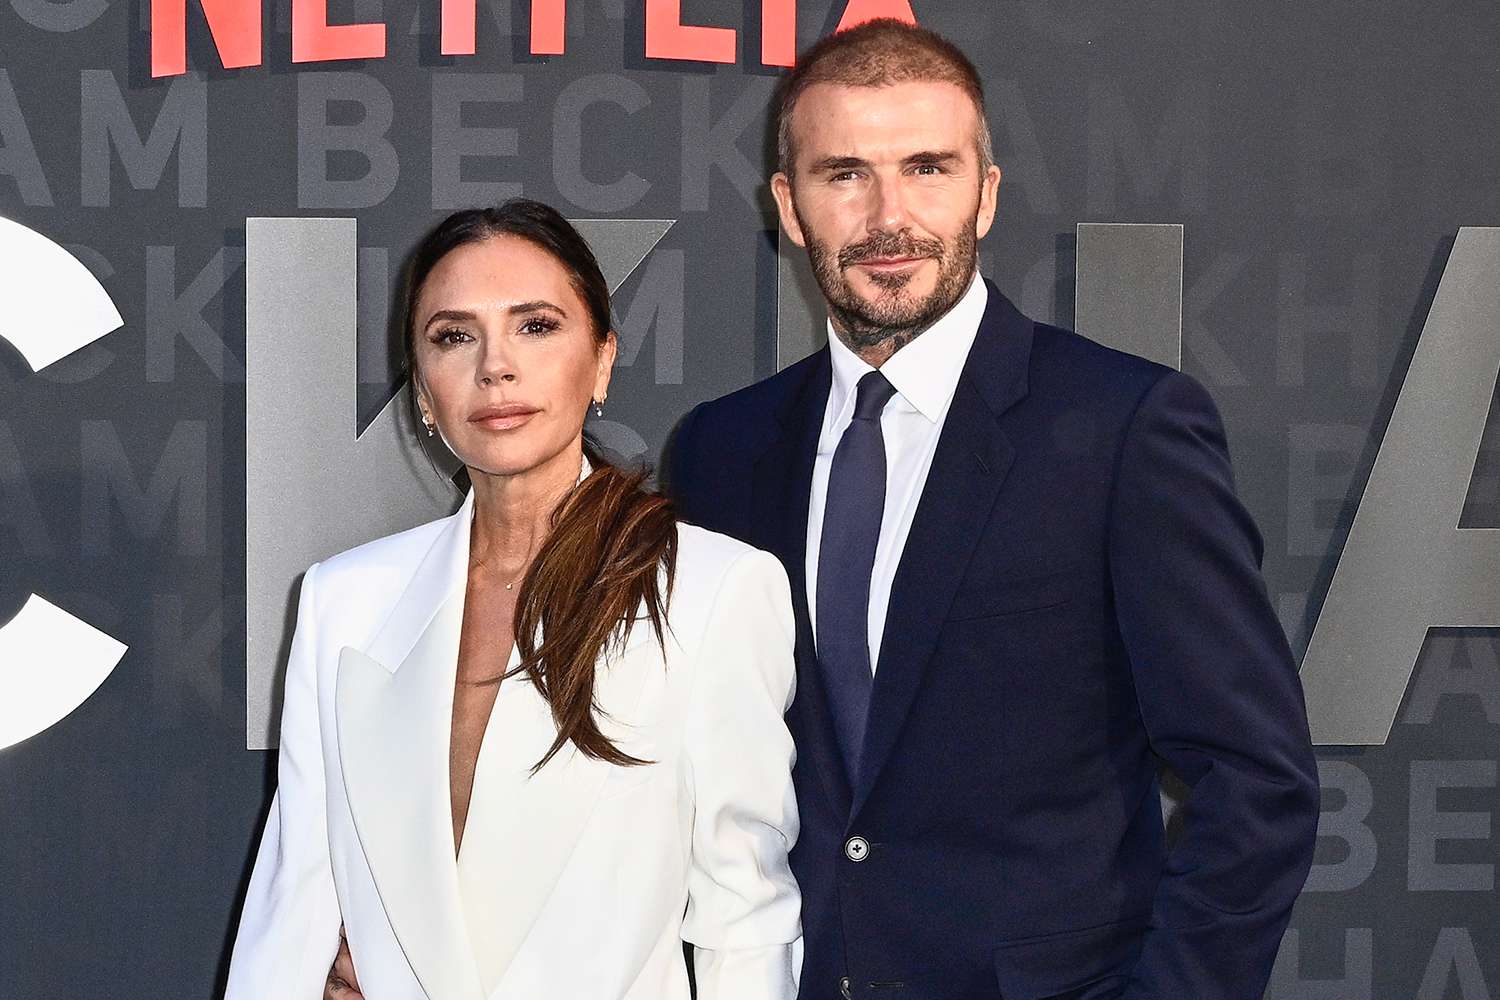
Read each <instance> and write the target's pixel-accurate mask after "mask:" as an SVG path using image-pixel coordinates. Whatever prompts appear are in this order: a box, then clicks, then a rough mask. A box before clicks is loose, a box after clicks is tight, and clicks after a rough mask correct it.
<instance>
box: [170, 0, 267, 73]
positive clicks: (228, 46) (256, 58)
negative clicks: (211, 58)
mask: <svg viewBox="0 0 1500 1000" xmlns="http://www.w3.org/2000/svg"><path fill="white" fill-rule="evenodd" d="M260 4H261V0H203V16H204V17H205V18H206V19H207V20H208V30H209V33H210V34H211V35H213V39H214V48H215V49H217V50H218V52H219V61H220V62H222V63H223V64H224V68H225V69H239V68H241V67H244V66H259V65H260V31H261V28H260ZM186 72H187V0H151V75H152V76H179V75H181V74H183V73H186Z"/></svg>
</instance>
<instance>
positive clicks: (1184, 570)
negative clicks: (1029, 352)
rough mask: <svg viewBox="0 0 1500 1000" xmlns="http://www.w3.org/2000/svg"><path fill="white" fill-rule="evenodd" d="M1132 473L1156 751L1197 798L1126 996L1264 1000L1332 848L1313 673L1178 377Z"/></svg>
mask: <svg viewBox="0 0 1500 1000" xmlns="http://www.w3.org/2000/svg"><path fill="white" fill-rule="evenodd" d="M1119 461H1120V464H1119V468H1118V471H1117V477H1116V481H1115V494H1114V497H1113V500H1112V506H1111V511H1110V523H1109V560H1110V567H1111V575H1112V583H1113V587H1114V594H1115V602H1116V614H1117V618H1118V622H1119V628H1120V633H1121V637H1122V638H1123V640H1124V642H1125V646H1126V650H1127V652H1128V655H1129V659H1130V664H1131V671H1132V675H1133V678H1134V681H1135V689H1136V695H1137V698H1138V701H1139V708H1140V714H1141V718H1142V720H1143V721H1144V724H1145V727H1146V732H1147V735H1148V738H1149V739H1150V742H1151V746H1152V748H1153V749H1154V750H1155V751H1156V753H1157V754H1159V755H1160V756H1161V757H1162V758H1163V759H1165V761H1166V762H1167V764H1168V765H1169V766H1170V767H1171V768H1172V769H1173V770H1174V771H1175V772H1176V773H1177V774H1178V775H1179V776H1180V777H1181V778H1182V779H1183V781H1185V782H1186V783H1187V784H1188V785H1189V786H1190V787H1191V789H1192V791H1191V794H1190V796H1189V798H1188V801H1187V804H1186V805H1185V807H1184V808H1185V812H1184V814H1183V825H1182V832H1181V835H1180V837H1179V838H1178V840H1177V842H1176V844H1175V845H1174V847H1173V848H1172V850H1171V852H1170V854H1169V855H1168V857H1167V858H1166V861H1165V865H1164V867H1163V870H1162V876H1161V881H1160V882H1159V884H1158V888H1157V891H1156V896H1155V899H1154V902H1153V907H1152V913H1151V917H1150V924H1149V929H1148V931H1147V934H1146V937H1145V941H1144V944H1143V948H1142V951H1141V955H1140V958H1139V960H1138V962H1137V964H1136V966H1135V969H1134V975H1133V978H1132V980H1131V982H1130V985H1129V987H1128V988H1127V990H1126V992H1125V997H1127V998H1128V1000H1165V998H1174V997H1195V998H1197V1000H1221V998H1222V1000H1228V998H1241V997H1243V998H1251V997H1260V996H1261V994H1262V992H1263V991H1264V989H1265V985H1266V981H1267V979H1268V977H1269V975H1270V971H1271V966H1272V964H1273V963H1274V961H1275V957H1276V951H1277V947H1278V945H1279V943H1280V940H1281V936H1282V933H1283V931H1284V930H1285V928H1286V924H1287V921H1288V919H1289V916H1290V913H1291V908H1292V904H1293V902H1294V901H1295V900H1296V898H1297V894H1298V893H1299V892H1300V891H1301V888H1302V884H1303V881H1304V880H1305V879H1306V877H1307V872H1308V868H1309V866H1310V865H1311V863H1312V852H1313V846H1314V842H1315V837H1316V832H1317V820H1318V784H1317V770H1316V763H1315V760H1314V757H1313V753H1312V745H1311V740H1310V738H1309V735H1308V726H1307V712H1306V708H1305V707H1304V704H1303V699H1302V687H1301V683H1300V681H1299V679H1298V676H1297V667H1296V664H1295V663H1294V661H1293V659H1292V655H1291V651H1290V650H1289V649H1288V647H1287V643H1286V638H1285V635H1284V634H1283V632H1282V629H1281V625H1280V622H1279V621H1278V620H1277V618H1276V615H1275V613H1274V611H1273V609H1272V606H1271V602H1270V600H1269V598H1268V596H1267V593H1266V588H1265V584H1264V582H1263V580H1262V578H1261V574H1260V560H1261V551H1262V549H1261V539H1260V534H1259V532H1258V531H1257V530H1256V527H1255V524H1254V522H1253V521H1252V519H1251V517H1250V515H1249V513H1248V512H1247V511H1246V510H1245V508H1244V507H1243V506H1242V505H1241V503H1240V502H1239V500H1238V498H1237V497H1236V496H1235V492H1234V481H1233V475H1232V473H1231V470H1230V465H1229V454H1228V448H1227V445H1226V442H1225V437H1224V431H1223V428H1222V426H1221V424H1220V421H1219V416H1218V412H1217V411H1216V410H1215V408H1214V404H1213V401H1212V400H1211V399H1210V398H1209V395H1208V393H1207V392H1206V391H1205V390H1204V389H1203V388H1202V387H1201V386H1200V385H1199V384H1198V383H1197V382H1196V381H1194V380H1193V379H1191V378H1189V377H1188V376H1185V375H1181V374H1178V373H1176V372H1172V373H1169V374H1167V375H1165V376H1163V377H1162V378H1161V379H1160V380H1159V381H1158V382H1157V383H1155V385H1154V386H1153V387H1152V388H1151V389H1150V390H1149V391H1148V392H1147V393H1146V395H1145V396H1144V397H1143V399H1142V400H1141V402H1140V404H1139V406H1138V408H1137V410H1136V412H1135V415H1134V417H1133V418H1132V423H1131V426H1130V428H1129V430H1128V431H1127V434H1126V438H1125V442H1124V445H1123V449H1122V452H1121V455H1120V460H1119Z"/></svg>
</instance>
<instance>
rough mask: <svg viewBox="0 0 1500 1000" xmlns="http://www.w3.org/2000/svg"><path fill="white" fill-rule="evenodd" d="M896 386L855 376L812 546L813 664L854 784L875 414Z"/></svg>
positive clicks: (879, 492) (874, 492)
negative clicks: (848, 417) (850, 415)
mask: <svg viewBox="0 0 1500 1000" xmlns="http://www.w3.org/2000/svg"><path fill="white" fill-rule="evenodd" d="M895 391H896V389H895V387H894V386H892V385H891V383H890V382H888V381H886V378H885V376H884V375H882V374H880V372H878V371H872V372H868V373H867V374H866V375H865V376H864V377H863V378H861V379H860V380H859V389H858V395H857V396H856V398H855V402H854V419H853V420H852V421H851V422H850V424H849V427H848V429H847V430H845V431H844V436H843V437H842V438H841V439H840V440H839V445H838V448H837V449H835V450H834V453H833V465H832V467H831V468H830V470H829V473H828V497H827V502H826V503H825V504H824V506H823V536H822V540H821V542H820V543H819V545H818V603H817V615H818V634H817V653H818V663H819V665H820V666H821V667H822V674H823V684H824V687H825V688H826V689H827V691H828V701H829V706H830V708H831V709H832V711H833V721H834V728H835V729H836V730H837V732H838V738H839V746H840V748H841V749H842V750H843V752H844V765H845V767H846V768H847V770H848V772H849V781H850V783H851V784H853V783H854V782H855V781H857V779H858V775H859V758H860V753H861V749H862V748H863V746H864V738H865V720H866V718H867V717H868V715H869V711H870V689H871V686H872V683H873V681H872V677H871V668H870V645H869V614H870V573H871V571H872V570H874V568H875V544H876V542H878V541H879V540H880V520H881V517H882V515H883V514H884V513H885V438H884V437H882V436H881V433H880V413H881V411H882V410H884V409H885V404H886V403H887V402H888V401H889V400H890V398H891V396H892V394H894V393H895Z"/></svg>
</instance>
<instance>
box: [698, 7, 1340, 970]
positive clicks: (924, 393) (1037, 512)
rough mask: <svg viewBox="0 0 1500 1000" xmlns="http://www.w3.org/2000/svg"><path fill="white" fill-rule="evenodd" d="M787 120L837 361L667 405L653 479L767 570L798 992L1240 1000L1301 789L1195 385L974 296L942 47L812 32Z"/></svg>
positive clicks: (1279, 646) (977, 158) (1283, 657)
mask: <svg viewBox="0 0 1500 1000" xmlns="http://www.w3.org/2000/svg"><path fill="white" fill-rule="evenodd" d="M778 137H779V142H778V148H779V155H780V164H779V166H780V170H779V172H778V173H776V175H775V176H774V177H773V178H772V180H771V189H772V192H773V194H774V195H775V198H776V204H777V207H778V209H779V213H780V218H781V223H782V225H783V226H784V227H785V230H786V232H787V234H788V236H789V237H790V238H791V239H792V240H793V241H794V242H796V243H797V244H798V245H800V246H803V247H805V248H806V249H807V252H808V255H809V258H810V260H811V263H812V265H813V269H814V271H815V273H816V275H817V279H818V284H819V286H820V288H821V289H822V292H823V295H824V297H825V298H826V299H827V305H828V313H829V327H830V335H829V345H828V347H827V348H826V349H824V350H820V351H818V352H816V353H815V354H813V355H812V356H811V357H809V358H806V359H805V360H803V361H801V362H799V363H797V364H795V365H793V366H791V367H790V368H788V369H786V370H785V371H783V372H781V373H780V374H778V375H775V376H773V377H772V378H769V379H767V380H765V381H763V382H760V383H758V384H756V385H753V386H751V387H749V388H747V389H744V390H741V391H740V392H737V393H734V394H733V395H730V396H727V397H725V398H723V399H719V400H716V401H714V402H711V403H706V404H704V405H702V406H699V407H698V408H697V409H695V410H694V411H693V412H692V413H691V414H690V415H689V416H688V417H687V418H686V419H685V420H684V422H683V424H682V426H681V428H680V430H679V433H678V436H677V440H676V443H675V446H674V453H673V460H672V466H671V477H670V479H671V482H672V484H673V489H674V491H675V492H676V495H677V498H678V500H679V503H680V506H681V510H682V513H683V516H684V517H686V518H687V519H688V520H692V521H696V522H698V523H700V524H702V525H705V526H707V527H710V528H713V529H717V530H720V531H724V532H727V533H730V534H733V535H737V536H739V537H741V538H743V539H745V540H746V541H749V542H750V543H752V544H755V545H758V546H760V547H762V548H765V549H769V550H771V551H772V552H775V553H776V554H777V555H778V556H780V557H781V559H782V561H783V563H784V564H785V566H786V569H787V571H788V574H789V576H790V577H791V580H792V592H793V597H794V600H795V601H796V603H797V618H798V633H799V634H798V670H799V680H798V690H797V696H796V701H795V703H794V704H793V706H792V709H791V711H790V713H789V715H788V721H789V724H790V726H791V728H792V732H793V735H794V737H795V739H796V741H797V747H798V763H797V769H796V772H795V780H796V786H797V800H798V806H799V809H800V812H801V822H802V832H801V836H800V839H799V840H798V842H797V844H796V847H795V849H794V852H793V854H792V866H793V871H794V873H795V874H796V876H797V879H798V881H799V883H800V885H801V888H802V893H803V932H804V935H805V953H804V963H803V969H802V980H801V981H802V986H801V990H802V992H801V996H802V997H803V998H805V1000H833V998H838V997H860V998H865V997H869V998H877V1000H897V998H901V1000H938V998H941V1000H979V998H986V1000H995V998H1004V1000H1032V998H1040V997H1059V998H1062V997H1066V998H1071V1000H1085V998H1087V1000H1096V998H1104V997H1110V998H1114V997H1127V998H1130V1000H1147V998H1152V1000H1216V998H1242V997H1243V998H1249V997H1259V996H1260V995H1261V994H1262V991H1263V990H1264V987H1265V982H1266V979H1267V977H1268V975H1269V972H1270V969H1271V965H1272V963H1273V960H1274V957H1275V954H1276V950H1277V945H1278V942H1279V941H1280V938H1281V935H1282V932H1283V930H1284V929H1285V926H1286V922H1287V919H1288V914H1289V911H1290V909H1291V906H1292V902H1293V900H1294V899H1295V897H1296V895H1297V893H1298V891H1299V890H1300V888H1301V886H1302V883H1303V880H1304V878H1305V877H1306V874H1307V870H1308V866H1309V864H1310V862H1311V855H1312V848H1313V842H1314V834H1315V829H1316V821H1317V812H1318V791H1317V781H1316V772H1315V765H1314V760H1313V755H1312V751H1311V746H1310V741H1309V736H1308V730H1307V720H1306V713H1305V709H1304V707H1303V702H1302V693H1301V688H1300V685H1299V683H1298V678H1297V672H1296V667H1295V665H1294V663H1293V661H1292V657H1291V655H1290V652H1289V650H1288V649H1287V645H1286V641H1285V638H1284V636H1283V634H1282V632H1281V628H1280V626H1279V624H1278V622H1277V620H1276V617H1275V615H1274V614H1273V612H1272V609H1271V607H1270V604H1269V601H1268V600H1267V596H1266V592H1265V587H1264V584H1263V582H1262V580H1261V577H1260V568H1259V565H1260V556H1261V542H1260V537H1259V535H1258V533H1257V531H1256V529H1255V526H1254V524H1253V523H1252V521H1251V519H1250V517H1249V515H1248V514H1247V513H1246V511H1245V509H1244V508H1243V507H1242V506H1241V505H1240V503H1239V501H1238V500H1237V499H1236V497H1235V494H1234V489H1233V482H1232V477H1231V472H1230V466H1229V459H1228V454H1227V451H1226V445H1225V440H1224V433H1223V430H1222V428H1221V426H1220V422H1219V418H1218V415H1217V412H1216V410H1215V408H1214V405H1213V403H1212V401H1211V400H1210V399H1209V397H1208V395H1207V393H1206V392H1205V391H1204V390H1203V389H1202V388H1201V387H1200V386H1199V385H1198V383H1197V382H1195V381H1194V380H1192V379H1191V378H1189V377H1187V376H1185V375H1181V374H1179V373H1177V372H1174V371H1171V370H1169V369H1167V368H1164V367H1161V366H1159V365H1155V364H1152V363H1150V362H1147V361H1143V360H1141V359H1139V358H1134V357H1130V356H1128V355H1124V354H1121V353H1118V352H1115V351H1111V350H1108V349H1106V348H1103V347H1100V346H1098V345H1095V344H1093V343H1090V342H1089V341H1087V340H1084V339H1083V338H1081V337H1078V336H1076V335H1074V334H1072V333H1069V332H1067V331H1064V330H1060V329H1057V328H1055V327H1050V326H1046V325H1043V324H1040V323H1033V322H1032V321H1030V320H1028V319H1026V318H1025V317H1024V316H1022V315H1021V314H1020V313H1019V312H1017V311H1016V309H1015V308H1014V307H1013V306H1012V305H1011V304H1010V302H1009V301H1007V300H1006V299H1005V297H1004V296H1003V295H1001V294H1000V292H999V291H998V290H996V289H995V288H994V287H993V286H992V285H990V284H988V283H987V282H985V281H984V280H982V279H980V278H979V276H978V272H977V269H976V251H975V244H976V242H977V240H978V239H979V238H981V237H983V236H984V234H985V233H986V232H988V230H989V228H990V225H991V223H992V221H993V220H994V216H995V205H996V192H997V187H998V185H999V181H1000V171H999V169H998V168H997V167H996V166H995V165H994V163H993V159H992V156H991V151H990V142H989V136H988V130H987V127H986V125H985V123H984V111H983V97H982V92H981V86H980V81H979V79H978V76H977V74H976V72H975V70H974V68H973V66H972V65H971V64H970V63H969V61H968V60H967V59H966V58H965V57H964V56H963V55H962V54H961V53H960V52H959V51H958V50H957V49H956V48H954V47H953V46H952V45H951V44H950V43H948V42H946V41H944V40H943V39H941V38H940V37H938V36H937V35H935V34H932V33H931V32H928V31H925V30H923V29H920V28H916V27H912V26H908V25H905V24H902V23H899V22H895V21H877V22H871V23H869V24H867V25H864V26H862V27H859V28H855V29H853V30H850V31H848V32H845V33H842V34H839V35H836V36H834V37H832V38H829V39H825V40H824V41H823V42H821V43H819V44H818V45H817V46H815V47H814V48H813V49H812V50H811V51H810V52H809V53H808V54H807V55H806V56H805V57H804V59H803V61H802V62H801V64H800V65H799V66H798V68H797V69H796V70H795V71H794V72H793V73H792V74H791V75H790V76H789V77H788V79H787V80H786V81H785V85H784V87H783V91H782V100H781V105H780V109H779V116H778ZM1160 760H1165V762H1166V763H1167V764H1168V765H1170V767H1171V768H1172V769H1173V770H1174V771H1175V772H1176V773H1177V774H1178V775H1179V776H1181V778H1182V779H1183V780H1184V781H1185V782H1186V783H1187V784H1188V785H1189V786H1191V789H1192V791H1191V797H1190V800H1189V802H1188V804H1187V806H1186V812H1185V818H1184V822H1183V825H1182V831H1181V835H1180V837H1179V838H1178V840H1177V841H1176V843H1175V845H1174V846H1173V847H1172V848H1171V850H1170V851H1168V850H1167V848H1166V846H1165V841H1164V836H1163V828H1162V818H1161V813H1160V806H1159V799H1158V781H1157V771H1158V763H1159V761H1160Z"/></svg>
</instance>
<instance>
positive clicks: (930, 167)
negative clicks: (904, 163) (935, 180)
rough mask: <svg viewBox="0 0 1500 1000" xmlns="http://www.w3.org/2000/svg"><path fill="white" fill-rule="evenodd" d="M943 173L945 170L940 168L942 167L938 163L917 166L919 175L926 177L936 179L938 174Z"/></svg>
mask: <svg viewBox="0 0 1500 1000" xmlns="http://www.w3.org/2000/svg"><path fill="white" fill-rule="evenodd" d="M942 172H943V168H942V167H940V166H938V165H937V164H936V163H919V164H917V173H919V174H921V175H922V176H924V177H936V176H937V175H938V174H941V173H942Z"/></svg>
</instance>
